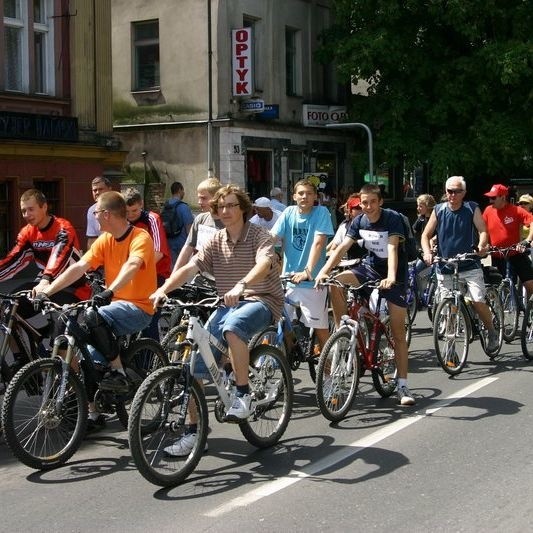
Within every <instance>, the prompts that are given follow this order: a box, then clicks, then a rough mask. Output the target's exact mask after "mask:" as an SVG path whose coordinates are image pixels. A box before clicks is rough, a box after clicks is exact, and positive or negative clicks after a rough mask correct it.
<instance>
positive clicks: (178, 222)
mask: <svg viewBox="0 0 533 533" xmlns="http://www.w3.org/2000/svg"><path fill="white" fill-rule="evenodd" d="M170 192H171V193H172V198H170V199H169V200H167V201H166V202H165V205H164V206H163V209H162V210H161V220H162V222H163V227H164V228H165V232H166V234H167V240H168V245H169V247H170V251H171V253H172V264H174V263H175V262H176V259H177V257H178V255H179V253H180V251H181V249H182V248H183V245H184V244H185V241H186V239H187V235H188V234H189V230H190V228H191V225H192V223H193V220H194V216H193V214H192V211H191V208H190V207H189V206H188V204H186V203H185V202H184V201H183V197H184V196H185V190H184V189H183V185H182V184H181V183H180V182H179V181H175V182H174V183H173V184H172V185H171V186H170Z"/></svg>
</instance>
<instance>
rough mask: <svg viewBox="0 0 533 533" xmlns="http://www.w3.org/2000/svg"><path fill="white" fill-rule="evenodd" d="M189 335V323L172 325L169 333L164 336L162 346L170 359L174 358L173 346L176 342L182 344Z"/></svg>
mask: <svg viewBox="0 0 533 533" xmlns="http://www.w3.org/2000/svg"><path fill="white" fill-rule="evenodd" d="M186 335H187V325H186V324H178V325H177V326H172V327H171V328H170V329H169V330H168V332H167V334H166V335H165V336H164V337H163V340H162V341H161V347H162V348H163V350H164V351H165V353H166V354H167V357H168V358H169V360H170V359H171V358H172V354H173V351H174V350H173V348H174V346H175V345H176V344H181V343H182V342H184V341H185V337H186Z"/></svg>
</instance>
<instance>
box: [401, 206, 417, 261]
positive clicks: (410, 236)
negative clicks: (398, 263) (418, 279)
mask: <svg viewBox="0 0 533 533" xmlns="http://www.w3.org/2000/svg"><path fill="white" fill-rule="evenodd" d="M396 212H397V213H398V211H396ZM398 214H399V215H400V218H401V219H402V224H403V235H404V237H405V239H404V241H403V249H404V250H405V255H407V261H414V260H415V259H418V244H417V242H416V239H415V234H414V233H413V228H412V227H411V224H410V223H409V219H408V218H407V217H406V216H405V215H404V214H403V213H398Z"/></svg>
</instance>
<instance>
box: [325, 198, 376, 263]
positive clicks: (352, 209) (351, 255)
mask: <svg viewBox="0 0 533 533" xmlns="http://www.w3.org/2000/svg"><path fill="white" fill-rule="evenodd" d="M341 209H342V210H343V211H344V220H343V221H342V222H341V223H340V224H339V227H338V228H337V231H336V232H335V236H334V237H333V239H332V240H331V242H330V243H329V244H328V245H327V246H326V254H327V255H331V252H333V250H335V249H336V248H337V247H338V246H340V245H341V244H342V241H343V240H344V237H346V232H347V231H348V228H349V227H350V224H351V223H352V220H353V219H354V218H355V217H356V216H357V215H360V214H361V198H359V193H354V194H350V196H349V197H348V199H347V200H346V203H345V204H344V205H342V206H341ZM364 255H366V251H365V250H364V249H363V248H361V247H360V246H358V245H357V244H356V243H355V242H354V243H353V246H352V247H351V248H350V249H349V250H348V252H347V253H346V256H347V258H348V259H358V258H361V257H363V256H364Z"/></svg>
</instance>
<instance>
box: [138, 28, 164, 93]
mask: <svg viewBox="0 0 533 533" xmlns="http://www.w3.org/2000/svg"><path fill="white" fill-rule="evenodd" d="M133 62H134V64H133V72H134V74H133V90H134V91H148V90H153V89H159V86H160V81H159V21H157V20H149V21H144V22H134V23H133Z"/></svg>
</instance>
